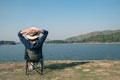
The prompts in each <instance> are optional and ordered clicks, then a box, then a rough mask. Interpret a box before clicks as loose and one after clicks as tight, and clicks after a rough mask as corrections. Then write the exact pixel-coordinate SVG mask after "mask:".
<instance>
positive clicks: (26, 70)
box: [26, 61, 28, 75]
mask: <svg viewBox="0 0 120 80" xmlns="http://www.w3.org/2000/svg"><path fill="white" fill-rule="evenodd" d="M26 75H28V61H26Z"/></svg>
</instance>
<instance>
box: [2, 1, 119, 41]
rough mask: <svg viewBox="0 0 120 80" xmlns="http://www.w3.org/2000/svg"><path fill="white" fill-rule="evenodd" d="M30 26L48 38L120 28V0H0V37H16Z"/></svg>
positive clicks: (4, 38)
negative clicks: (47, 33)
mask: <svg viewBox="0 0 120 80" xmlns="http://www.w3.org/2000/svg"><path fill="white" fill-rule="evenodd" d="M30 27H37V28H39V29H45V30H48V31H49V35H48V39H50V40H58V39H60V40H63V39H66V38H69V37H72V36H77V35H80V34H86V33H90V32H93V31H103V30H116V29H120V0H0V40H12V41H19V38H18V36H17V34H18V32H19V31H20V30H24V29H27V28H30Z"/></svg>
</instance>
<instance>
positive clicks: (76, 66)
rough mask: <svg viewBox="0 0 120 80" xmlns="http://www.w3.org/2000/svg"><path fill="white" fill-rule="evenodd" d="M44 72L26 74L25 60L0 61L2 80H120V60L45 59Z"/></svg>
mask: <svg viewBox="0 0 120 80" xmlns="http://www.w3.org/2000/svg"><path fill="white" fill-rule="evenodd" d="M45 64H46V69H44V74H43V75H39V74H38V73H37V72H36V71H35V70H33V71H32V72H31V73H30V74H29V75H27V76H26V75H25V62H8V63H0V80H120V61H119V60H118V61H112V60H88V61H80V60H77V61H71V60H56V61H55V60H53V61H45Z"/></svg>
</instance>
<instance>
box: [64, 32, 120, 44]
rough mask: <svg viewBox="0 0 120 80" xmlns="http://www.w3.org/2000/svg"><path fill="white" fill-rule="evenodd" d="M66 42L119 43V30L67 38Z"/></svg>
mask: <svg viewBox="0 0 120 80" xmlns="http://www.w3.org/2000/svg"><path fill="white" fill-rule="evenodd" d="M65 41H67V42H73V43H74V42H120V30H105V31H96V32H91V33H88V34H82V35H78V36H74V37H71V38H67V39H66V40H65Z"/></svg>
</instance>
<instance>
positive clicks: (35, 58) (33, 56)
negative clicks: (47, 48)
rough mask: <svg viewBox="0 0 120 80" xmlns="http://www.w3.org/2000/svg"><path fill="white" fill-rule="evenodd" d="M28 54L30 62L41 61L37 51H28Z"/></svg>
mask: <svg viewBox="0 0 120 80" xmlns="http://www.w3.org/2000/svg"><path fill="white" fill-rule="evenodd" d="M26 51H27V54H28V57H29V60H30V61H32V62H38V61H39V60H40V55H39V53H38V52H37V51H32V50H29V49H27V50H26Z"/></svg>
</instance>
